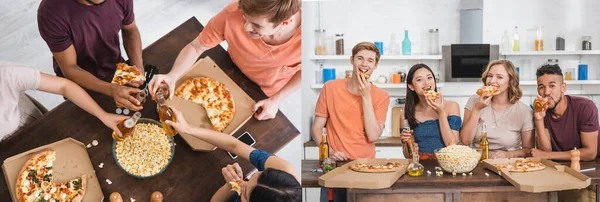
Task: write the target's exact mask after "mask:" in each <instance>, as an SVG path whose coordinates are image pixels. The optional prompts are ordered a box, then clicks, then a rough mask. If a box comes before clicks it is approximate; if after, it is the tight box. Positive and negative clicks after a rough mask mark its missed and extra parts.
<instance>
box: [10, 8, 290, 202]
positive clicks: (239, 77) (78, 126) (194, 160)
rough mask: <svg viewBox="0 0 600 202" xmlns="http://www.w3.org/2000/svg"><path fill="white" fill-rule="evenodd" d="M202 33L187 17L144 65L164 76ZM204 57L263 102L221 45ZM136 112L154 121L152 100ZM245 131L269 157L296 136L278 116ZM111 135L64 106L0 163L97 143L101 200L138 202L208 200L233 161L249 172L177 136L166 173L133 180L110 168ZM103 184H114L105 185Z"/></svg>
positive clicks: (106, 103) (25, 131)
mask: <svg viewBox="0 0 600 202" xmlns="http://www.w3.org/2000/svg"><path fill="white" fill-rule="evenodd" d="M203 28H204V27H203V25H202V24H200V22H199V21H198V20H197V19H196V18H195V17H192V18H190V19H189V20H187V21H186V22H184V23H183V24H181V25H180V26H178V27H177V28H175V29H174V30H172V31H171V32H169V33H168V34H166V35H165V36H163V37H162V38H160V39H159V40H158V41H156V42H154V43H153V44H151V45H150V46H148V47H147V48H145V49H144V50H143V59H144V63H146V64H152V65H155V66H157V67H159V68H160V70H159V73H162V74H164V73H167V72H169V71H170V69H171V67H172V65H173V63H174V61H175V58H176V57H177V55H178V54H179V51H180V50H181V49H182V48H183V47H184V46H185V45H187V44H188V43H189V42H190V41H192V40H193V39H195V38H196V37H197V36H198V34H199V33H200V32H201V31H202V29H203ZM142 34H143V33H142ZM205 56H210V57H211V58H212V60H214V61H215V63H216V64H218V65H219V66H220V67H221V68H222V69H223V71H224V72H225V73H227V75H229V76H230V77H231V78H232V79H233V80H234V81H235V82H236V83H237V84H238V85H239V86H240V87H241V88H242V89H244V90H245V91H246V93H248V95H250V96H251V97H252V98H253V99H254V100H256V101H259V100H261V99H264V98H267V96H266V95H265V94H264V93H263V92H262V91H261V89H260V88H259V87H258V86H257V85H256V84H255V83H254V82H252V81H250V80H249V79H248V78H247V77H246V76H245V75H244V74H243V73H242V72H241V71H240V70H239V69H238V68H237V66H236V65H235V64H234V63H233V62H232V60H231V58H230V57H229V55H228V54H227V52H226V51H225V50H224V49H223V48H222V47H221V46H217V47H215V48H213V49H211V50H209V51H207V52H205V53H204V54H203V55H202V56H200V58H202V57H205ZM90 95H92V97H93V98H94V100H96V102H98V104H99V105H100V106H101V107H102V108H103V109H104V110H106V111H108V112H114V110H115V104H114V101H113V99H112V98H111V97H108V96H105V95H100V94H98V93H93V92H90ZM141 112H142V117H145V118H152V119H155V120H158V114H157V112H156V103H155V102H153V101H148V102H146V103H145V105H144V109H143V110H142V111H141ZM244 131H249V132H250V133H251V134H252V136H253V137H254V138H255V139H256V144H255V145H254V147H255V148H258V149H262V150H265V151H267V152H271V153H275V152H277V151H279V150H280V149H281V148H282V147H283V146H285V145H286V144H287V143H289V142H290V141H291V140H292V139H293V138H295V137H296V136H298V135H299V134H300V132H299V131H298V130H297V129H296V128H295V127H294V126H293V125H292V123H291V122H290V121H289V120H288V119H287V118H286V117H285V116H284V115H283V114H282V113H281V111H279V112H278V113H277V116H276V117H275V118H274V119H272V120H268V121H258V120H256V119H255V118H252V119H250V120H249V121H248V122H246V124H244V126H242V127H241V128H240V129H239V130H238V132H236V134H234V136H235V137H237V136H239V135H241V134H242V133H243V132H244ZM111 132H112V131H111V130H110V129H109V128H107V127H106V126H104V125H103V124H102V122H100V120H98V119H97V118H96V117H94V116H92V115H90V114H88V113H87V112H85V111H83V110H82V109H80V108H79V107H77V106H75V105H74V104H73V103H72V102H70V101H66V102H64V103H62V104H60V105H59V106H57V107H55V108H54V109H52V110H51V111H50V112H49V113H47V114H46V115H45V116H44V117H42V118H40V119H39V120H36V121H35V122H34V123H32V124H30V125H28V126H26V127H24V128H22V129H21V130H19V131H18V132H16V133H15V134H14V135H13V136H11V137H9V138H8V139H6V140H4V141H3V142H0V160H2V161H4V160H5V159H6V158H8V157H11V156H14V155H16V154H19V153H22V152H25V151H28V150H30V149H33V148H36V147H39V146H43V145H46V144H50V143H53V142H56V141H59V140H62V139H64V138H68V137H72V138H74V139H76V140H78V141H80V142H83V143H84V144H88V143H90V142H92V141H93V140H98V142H99V145H98V146H97V147H91V148H89V149H88V153H89V156H90V159H91V161H92V164H93V165H94V167H95V169H96V175H97V177H98V179H99V181H100V184H101V187H102V192H103V193H104V195H105V197H106V198H108V195H110V193H112V192H115V191H116V192H120V193H121V195H122V196H123V198H127V199H128V198H134V199H136V200H138V201H149V199H150V194H151V193H152V192H154V191H160V192H162V194H163V195H164V199H165V201H209V200H210V198H211V197H212V195H213V193H215V192H216V191H217V189H218V188H219V187H221V186H222V185H223V184H224V183H225V181H224V180H223V177H222V174H221V168H222V167H223V166H225V165H226V164H230V163H234V162H238V163H239V164H240V166H241V167H242V169H243V170H244V173H245V174H248V173H250V172H251V171H252V170H253V169H254V167H253V166H252V165H251V164H250V163H248V162H247V161H245V160H240V158H238V159H236V160H233V159H231V157H229V155H228V154H227V153H226V152H225V151H224V150H220V149H217V150H215V151H213V152H195V151H193V150H192V148H190V146H189V145H187V144H186V142H185V141H184V140H183V139H182V138H181V137H180V136H176V137H175V143H176V145H177V146H176V150H175V157H174V158H173V161H172V163H171V164H170V165H169V167H168V168H167V170H166V171H165V172H164V173H162V174H160V175H158V176H156V177H153V178H150V179H143V180H141V179H136V178H134V177H131V176H129V175H127V174H126V173H125V172H124V171H122V170H120V169H119V168H118V167H117V165H116V164H115V162H114V159H113V156H112V153H111V152H112V151H111V145H112V142H113V140H112V137H111ZM58 158H60V157H58ZM100 163H104V167H103V168H102V169H100V168H98V165H99V164H100ZM2 175H4V174H2ZM106 179H110V180H111V181H112V182H113V183H112V184H110V185H109V184H108V183H107V182H106V181H105V180H106ZM10 200H11V199H10V193H9V189H8V188H7V183H6V181H5V178H4V177H0V201H10Z"/></svg>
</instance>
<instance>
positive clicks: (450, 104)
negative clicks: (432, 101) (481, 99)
mask: <svg viewBox="0 0 600 202" xmlns="http://www.w3.org/2000/svg"><path fill="white" fill-rule="evenodd" d="M453 107H457V108H458V102H456V101H452V100H446V99H444V108H446V109H452V108H453Z"/></svg>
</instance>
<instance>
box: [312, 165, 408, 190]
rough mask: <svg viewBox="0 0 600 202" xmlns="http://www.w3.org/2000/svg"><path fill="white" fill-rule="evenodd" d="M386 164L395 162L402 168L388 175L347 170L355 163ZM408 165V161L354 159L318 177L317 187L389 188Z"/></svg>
mask: <svg viewBox="0 0 600 202" xmlns="http://www.w3.org/2000/svg"><path fill="white" fill-rule="evenodd" d="M388 162H392V163H396V162H397V163H400V164H402V165H404V166H403V168H402V169H400V170H399V171H395V172H388V173H363V172H356V171H353V170H350V168H349V167H350V166H351V165H353V164H356V163H365V164H372V165H380V164H386V163H388ZM409 163H410V160H408V159H356V160H354V161H352V162H349V163H346V164H345V165H343V166H341V167H338V168H335V169H333V170H332V171H329V172H328V173H326V174H324V175H322V176H321V177H319V185H321V186H323V187H329V188H360V189H384V188H389V187H391V186H392V185H393V184H394V183H395V182H396V181H398V179H400V177H402V175H404V174H405V173H406V168H407V167H408V164H409Z"/></svg>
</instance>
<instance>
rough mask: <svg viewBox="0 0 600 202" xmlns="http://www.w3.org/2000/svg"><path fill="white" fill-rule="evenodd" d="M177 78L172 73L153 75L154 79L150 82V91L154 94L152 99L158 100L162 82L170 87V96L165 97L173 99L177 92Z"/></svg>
mask: <svg viewBox="0 0 600 202" xmlns="http://www.w3.org/2000/svg"><path fill="white" fill-rule="evenodd" d="M176 81H177V78H175V76H172V75H170V74H157V75H154V77H152V80H150V82H148V90H149V91H150V95H152V99H153V100H156V91H158V88H159V87H160V85H161V84H163V83H164V84H167V86H168V87H169V97H168V98H165V99H169V100H170V99H173V94H175V82H176Z"/></svg>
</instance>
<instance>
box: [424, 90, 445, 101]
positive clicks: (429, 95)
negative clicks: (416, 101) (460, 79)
mask: <svg viewBox="0 0 600 202" xmlns="http://www.w3.org/2000/svg"><path fill="white" fill-rule="evenodd" d="M423 94H425V97H427V99H430V100H435V99H438V98H439V97H440V96H441V95H442V93H440V92H435V91H434V90H432V89H427V90H425V91H423Z"/></svg>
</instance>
